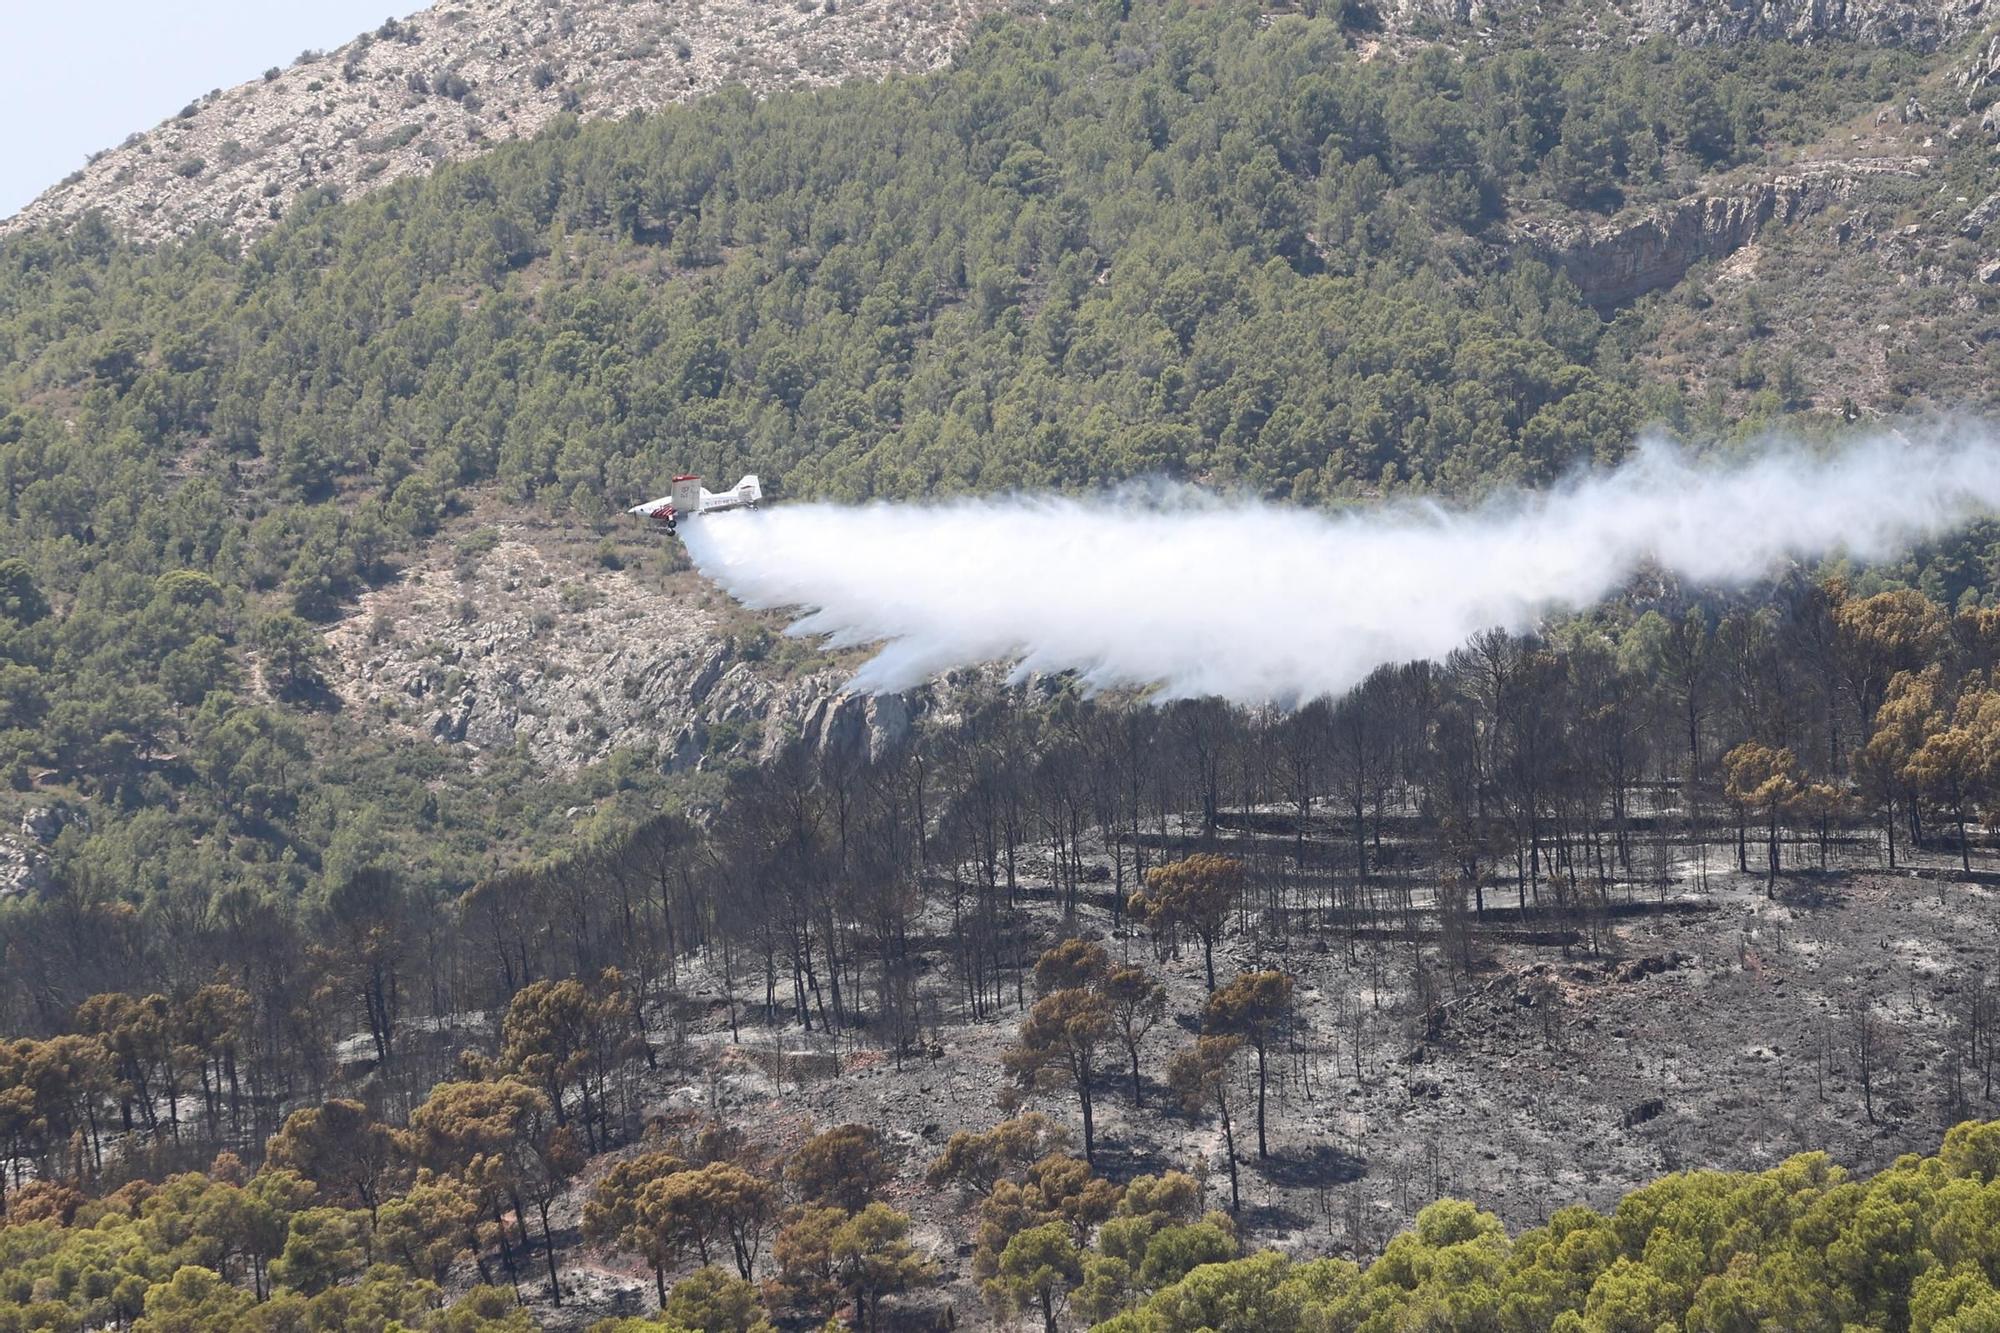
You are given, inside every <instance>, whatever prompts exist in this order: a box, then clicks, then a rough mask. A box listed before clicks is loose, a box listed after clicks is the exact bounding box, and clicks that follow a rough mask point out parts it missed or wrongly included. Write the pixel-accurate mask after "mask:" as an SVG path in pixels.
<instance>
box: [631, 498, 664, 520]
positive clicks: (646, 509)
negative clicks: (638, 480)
mask: <svg viewBox="0 0 2000 1333" xmlns="http://www.w3.org/2000/svg"><path fill="white" fill-rule="evenodd" d="M673 502H674V497H673V496H671V495H663V496H661V497H660V498H659V499H657V500H648V501H646V503H644V504H642V505H633V506H632V507H631V508H630V509H628V510H626V511H625V512H626V513H628V514H637V515H639V516H640V517H641V518H651V517H652V516H653V515H654V514H657V513H659V512H660V511H661V510H662V509H665V508H666V507H667V506H668V505H670V504H672V503H673Z"/></svg>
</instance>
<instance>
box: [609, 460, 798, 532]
mask: <svg viewBox="0 0 2000 1333" xmlns="http://www.w3.org/2000/svg"><path fill="white" fill-rule="evenodd" d="M763 498H764V487H763V485H762V483H760V482H759V481H758V480H757V476H756V474H755V473H751V474H750V475H749V476H747V477H745V478H743V480H741V481H739V482H737V483H736V484H735V485H734V486H732V487H730V488H729V489H728V490H726V491H720V492H717V491H711V490H706V489H704V488H703V487H702V484H701V478H700V477H697V476H695V475H693V474H692V473H689V474H685V475H683V476H679V477H675V478H674V488H673V490H672V491H671V492H669V493H668V494H666V495H663V496H661V497H660V498H659V499H657V500H648V501H647V502H646V503H644V504H642V505H633V506H632V507H631V508H630V509H628V510H626V511H625V512H626V513H628V514H637V515H639V516H640V517H641V518H650V519H652V520H653V521H654V522H655V523H658V524H660V525H661V526H663V527H665V528H666V530H667V531H668V532H672V531H674V529H675V528H677V527H678V526H679V525H680V522H681V520H682V519H687V518H697V517H699V516H701V515H703V514H719V513H722V512H724V511H725V510H730V509H754V508H756V507H757V505H758V504H759V503H760V502H761V501H762V500H763Z"/></svg>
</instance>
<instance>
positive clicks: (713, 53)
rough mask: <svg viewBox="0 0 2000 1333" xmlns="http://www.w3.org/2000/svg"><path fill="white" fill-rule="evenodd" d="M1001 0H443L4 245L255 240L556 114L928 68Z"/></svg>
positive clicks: (238, 101) (68, 193)
mask: <svg viewBox="0 0 2000 1333" xmlns="http://www.w3.org/2000/svg"><path fill="white" fill-rule="evenodd" d="M1005 7H1007V0H793V2H791V3H782V4H780V3H771V2H770V0H588V2H587V3H581V4H568V3H565V4H551V3H548V0H444V3H441V4H437V5H434V6H432V7H431V8H429V9H426V10H423V11H422V12H420V13H418V14H416V15H414V16H412V17H410V18H407V19H403V20H392V21H390V22H388V23H385V24H383V25H382V27H381V28H379V29H377V30H376V31H375V32H373V33H367V34H364V35H362V36H360V37H357V38H356V39H355V40H353V41H351V42H349V43H348V44H347V45H345V46H343V47H340V48H339V49H338V50H334V51H327V52H308V53H305V54H303V55H301V56H300V57H299V59H298V60H296V61H295V62H294V63H293V64H292V65H291V67H290V68H288V69H280V68H277V67H275V66H274V67H273V68H272V69H271V70H269V71H268V72H266V74H265V75H264V77H263V78H262V79H259V80H255V81H253V82H250V83H245V84H242V85H240V86H238V87H235V88H231V89H229V90H227V91H223V90H216V91H214V92H211V93H208V94H207V95H205V96H202V97H198V98H196V99H195V100H194V101H192V102H190V103H188V105H187V106H186V107H185V108H184V109H183V110H182V111H181V112H180V114H179V115H177V116H175V117H174V118H173V119H171V120H168V121H166V122H164V123H162V124H160V125H158V126H156V127H154V128H153V129H151V130H149V131H145V132H142V133H138V134H134V135H132V136H131V137H130V138H129V139H127V140H126V141H125V142H124V143H123V144H122V145H120V146H119V147H117V148H114V149H111V150H110V151H108V152H104V153H101V154H99V155H97V156H96V157H95V158H94V159H93V160H92V161H91V163H90V164H89V165H88V166H86V167H84V168H83V169H82V170H81V171H79V172H78V173H76V174H75V175H74V176H71V177H70V178H69V179H68V180H65V181H64V182H62V183H61V184H59V185H57V186H55V187H54V188H52V189H50V190H49V191H47V192H46V193H44V194H43V195H42V196H41V197H40V198H38V199H36V200H35V201H34V202H33V203H31V204H29V205H28V207H27V208H25V209H23V210H22V211H21V212H20V213H19V214H17V215H16V216H14V217H13V218H11V219H9V220H7V221H5V222H0V235H5V234H6V233H7V232H9V231H15V230H19V229H21V228H24V227H29V226H34V225H38V224H41V223H46V222H52V221H58V220H60V219H63V218H68V217H74V216H76V215H78V214H81V213H84V212H86V211H89V210H92V209H100V210H102V211H103V212H104V214H105V215H106V216H107V217H109V218H110V219H111V221H112V222H113V224H114V225H115V226H117V227H118V228H119V229H120V230H121V231H124V232H126V233H128V234H130V235H131V236H133V237H135V238H137V239H141V240H158V239H161V238H163V237H166V236H170V235H175V234H178V233H182V232H186V231H189V230H191V229H193V228H195V227H197V226H200V225H202V224H205V223H212V224H216V225H219V226H223V227H227V228H229V229H231V230H233V231H236V232H238V233H240V234H242V235H245V236H250V235H254V234H256V233H257V232H258V231H260V230H262V229H263V228H265V227H268V226H269V225H270V224H271V223H272V222H273V221H275V220H276V219H277V218H279V217H281V216H282V215H283V213H284V211H285V209H286V208H287V207H289V206H290V204H291V202H292V200H293V199H295V198H296V197H297V196H298V194H299V193H300V192H301V191H302V190H306V189H310V188H314V187H321V186H330V187H333V188H335V189H338V190H340V191H341V192H342V193H343V194H353V193H356V192H358V191H362V190H367V189H371V188H373V187H375V186H378V185H383V184H387V183H388V182H390V181H393V180H397V179H399V178H401V177H405V176H410V175H415V174H419V173H422V172H427V171H429V170H430V169H431V168H432V167H433V166H435V165H436V164H438V163H440V162H446V161H453V160H457V159H460V158H466V157H472V156H475V155H476V154H478V153H480V152H483V151H485V150H486V149H488V148H490V147H492V146H493V145H494V144H495V143H496V142H499V141H504V140H508V139H517V138H527V137H530V136H532V135H534V134H535V133H536V132H537V131H539V130H540V129H542V127H543V126H545V125H547V124H548V123H549V121H550V120H552V119H553V118H554V117H555V116H557V115H558V114H560V113H562V112H564V111H570V112H574V113H576V114H577V115H580V116H620V115H624V114H626V113H628V112H632V111H649V110H654V109H657V108H659V107H662V106H665V105H667V104H669V103H673V102H680V101H685V100H687V99H689V98H693V97H698V96H700V95H701V94H703V93H706V92H710V91H712V90H714V89H716V88H719V87H722V86H724V85H726V84H732V83H735V84H742V85H744V86H746V87H748V88H750V89H752V90H753V91H756V92H768V91H771V90H773V89H777V88H782V87H787V86H795V85H822V84H829V83H836V82H840V81H842V80H846V79H873V78H881V77H883V76H885V75H888V74H892V73H896V72H899V71H905V70H923V69H929V68H933V67H935V66H936V65H938V64H940V63H942V62H943V61H944V60H945V59H946V57H947V56H948V54H949V53H950V51H951V49H952V47H953V45H954V43H955V42H957V41H958V40H959V38H960V37H962V36H963V35H964V33H965V31H966V29H967V28H968V27H969V26H970V25H971V24H972V23H973V22H975V21H976V20H977V19H978V18H980V17H981V16H982V15H984V14H987V13H990V12H993V11H995V10H998V9H1001V8H1005Z"/></svg>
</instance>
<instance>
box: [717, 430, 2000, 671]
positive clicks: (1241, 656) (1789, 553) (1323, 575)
mask: <svg viewBox="0 0 2000 1333" xmlns="http://www.w3.org/2000/svg"><path fill="white" fill-rule="evenodd" d="M1996 508H2000V446H1996V445H1995V444H1993V443H1992V442H1990V441H1989V440H1987V439H1986V438H1984V437H1983V436H1981V437H1978V438H1976V439H1962V440H1955V441H1950V442H1944V443H1927V444H1915V445H1913V444H1910V443H1909V442H1907V441H1905V440H1903V439H1902V438H1901V437H1895V438H1892V439H1886V440H1873V441H1870V442H1867V443H1862V444H1858V445H1855V446H1852V447H1849V448H1848V449H1846V450H1845V451H1843V452H1841V453H1838V454H1836V455H1833V456H1831V457H1814V456H1811V455H1809V454H1806V453H1804V452H1801V451H1798V450H1795V449H1773V450H1770V451H1767V452H1765V453H1763V454H1761V455H1760V456H1758V457H1756V458H1754V459H1753V460H1751V461H1748V462H1743V463H1738V464H1735V465H1731V466H1710V465H1704V464H1700V463H1697V462H1694V461H1692V460H1690V459H1689V458H1688V457H1687V456H1686V455H1684V454H1682V453H1681V452H1679V451H1678V450H1675V449H1673V448H1671V447H1669V446H1665V445H1660V444H1647V445H1643V446H1642V447H1641V448H1640V449H1639V450H1638V451H1637V453H1636V454H1635V455H1634V457H1633V458H1632V460H1631V461H1629V462H1627V463H1626V464H1624V465H1623V466H1621V467H1619V468H1617V469H1615V470H1612V471H1606V472H1598V473H1593V474H1588V475H1584V476H1581V477H1578V478H1576V479H1574V480H1572V481H1570V482H1568V483H1566V484H1564V485H1562V486H1559V487H1556V488H1554V489H1551V490H1549V491H1545V492H1539V493H1518V492H1517V493H1513V494H1510V495H1507V496H1504V497H1501V498H1499V499H1496V500H1494V501H1492V502H1490V503H1487V504H1484V505H1481V506H1479V507H1476V508H1472V509H1467V510H1457V511H1454V510H1448V509H1445V508H1442V507H1439V506H1436V505H1429V504H1411V503H1404V504H1393V505H1384V506H1379V507H1376V508H1373V509H1369V510H1365V511H1358V512H1347V513H1339V514H1324V513H1316V512H1311V511H1307V510H1301V509H1291V508H1282V507H1276V506H1272V505H1266V504H1259V503H1253V502H1224V501H1217V500H1214V499H1210V498H1207V497H1204V496H1202V495H1200V494H1198V493H1196V492H1192V491H1188V490H1185V489H1181V488H1171V489H1168V490H1165V491H1154V492H1152V493H1150V494H1148V495H1144V496H1141V495H1135V494H1129V493H1128V494H1125V495H1122V496H1110V497H1102V498H1096V499H1082V500H1076V499H1057V498H1044V497H1015V498H1005V499H977V500H960V501H952V502H946V503H938V504H926V505H894V504H872V505H867V506H860V507H851V506H838V505H825V504H798V505H781V506H778V507H776V508H774V509H770V510H764V511H758V512H746V513H736V514H726V515H716V516H713V517H711V518H706V519H701V520H698V521H695V522H690V523H688V524H687V525H685V527H684V528H683V529H682V531H683V533H684V534H685V536H686V540H687V546H688V550H689V552H690V554H691V555H692V556H693V558H694V561H695V563H696V565H697V566H699V567H700V569H701V571H702V572H703V573H704V574H706V575H707V576H708V577H710V578H712V579H714V580H715V581H716V582H717V583H719V584H720V585H722V587H723V588H725V589H726V590H728V591H729V592H730V593H731V594H733V595H734V596H736V597H737V598H739V599H740V600H742V601H743V602H745V603H747V604H749V605H750V606H753V607H759V608H773V607H796V608H799V609H801V610H802V611H804V612H806V614H805V616H804V618H803V619H801V620H799V621H798V623H797V624H795V625H794V626H793V627H792V632H793V633H797V634H811V635H825V636H828V638H829V641H830V642H832V643H834V644H836V645H842V646H847V645H855V644H867V643H880V644H882V645H883V647H882V649H881V651H880V653H879V654H878V655H877V656H876V657H875V658H874V659H873V660H872V661H870V662H869V663H868V664H867V665H866V666H864V667H863V668H862V669H861V671H860V673H859V674H858V675H857V676H856V678H855V680H854V682H853V687H852V688H854V689H856V690H858V691H865V692H877V693H879V692H885V691H894V690H901V689H906V688H909V687H910V686H913V685H916V684H919V683H921V682H922V681H924V680H926V679H928V678H929V677H931V676H933V675H935V674H937V673H939V672H942V671H945V670H948V669H950V668H952V667H957V666H966V665H971V664H974V663H980V662H1011V663H1014V664H1016V665H1017V667H1018V670H1019V671H1020V672H1054V671H1065V670H1068V671H1075V672H1077V673H1079V674H1080V675H1081V676H1082V678H1083V680H1084V681H1085V682H1086V683H1087V684H1089V685H1091V686H1094V687H1100V688H1108V687H1114V686H1158V687H1159V688H1160V690H1161V692H1162V694H1163V695H1164V696H1165V697H1184V696H1198V695H1220V696H1222V697H1224V698H1227V699H1231V700H1235V701H1237V702H1242V703H1255V702H1268V701H1278V702H1294V701H1299V700H1303V699H1308V698H1312V697H1314V696H1318V695H1338V694H1340V693H1343V692H1345V691H1346V690H1348V689H1350V688H1352V687H1353V686H1355V685H1357V684H1359V683H1360V682H1361V681H1362V680H1363V679H1364V678H1366V677H1367V676H1368V675H1369V673H1370V672H1372V671H1374V670H1375V669H1376V668H1377V667H1380V666H1382V665H1384V664H1387V663H1394V662H1405V661H1412V660H1416V659H1419V658H1428V659H1439V658H1442V657H1444V656H1445V655H1446V654H1448V653H1450V652H1451V651H1452V650H1453V649H1455V648H1458V647H1459V646H1461V645H1462V644H1464V643H1465V642H1466V641H1467V640H1468V639H1470V638H1471V637H1472V636H1473V635H1474V634H1477V633H1478V632H1480V631H1481V630H1484V629H1487V628H1491V627H1494V626H1498V627H1501V628H1505V629H1508V630H1513V631H1522V630H1527V629H1530V628H1532V627H1533V626H1534V625H1535V624H1537V623H1538V622H1539V621H1540V620H1541V619H1542V618H1543V617H1544V616H1546V615H1548V614H1549V613H1552V612H1569V611H1581V610H1584V609H1587V608H1589V607H1591V606H1593V605H1596V604H1597V603H1599V602H1601V601H1603V600H1604V599H1605V598H1607V597H1609V596H1611V595H1612V594H1614V593H1616V592H1617V591H1618V590H1619V589H1620V588H1621V587H1623V586H1624V585H1626V584H1627V583H1628V582H1629V581H1630V580H1631V578H1632V577H1633V576H1634V574H1636V573H1637V572H1639V571H1640V570H1641V569H1642V568H1645V567H1648V566H1652V567H1656V568H1658V569H1659V570H1661V571H1662V572H1665V573H1669V574H1673V575H1676V576H1678V577H1680V578H1681V579H1684V580H1687V581H1690V582H1693V583H1698V584H1703V585H1733V584H1743V583H1747V582H1751V581H1753V580H1757V579H1759V578H1763V577H1767V576H1769V575H1771V574H1773V573H1775V572H1777V571H1778V570H1780V569H1781V568H1782V567H1783V566H1784V564H1785V563H1786V562H1788V561H1798V560H1813V559H1816V558H1819V557H1824V556H1830V555H1834V554H1838V553H1845V554H1848V555H1851V556H1852V557H1854V558H1856V559H1859V560H1863V561H1873V560H1881V559H1885V558H1889V557H1893V556H1896V555H1898V554H1901V553H1903V552H1906V551H1907V550H1908V549H1910V548H1911V547H1912V546H1914V545H1917V544H1918V543H1921V542H1923V541H1926V540H1929V539H1933V538H1936V537H1940V536H1943V535H1944V534H1946V533H1948V532H1950V531H1952V530H1953V529H1956V528H1959V527H1962V526H1964V525H1965V524H1966V523H1968V522H1970V521H1972V520H1974V519H1976V518H1979V517H1981V516H1984V515H1987V514H1990V513H1993V512H1994V511H1995V509H1996Z"/></svg>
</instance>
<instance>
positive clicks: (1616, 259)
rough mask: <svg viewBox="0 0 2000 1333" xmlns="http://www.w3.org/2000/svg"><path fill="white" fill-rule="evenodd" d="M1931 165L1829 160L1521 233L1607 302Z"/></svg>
mask: <svg viewBox="0 0 2000 1333" xmlns="http://www.w3.org/2000/svg"><path fill="white" fill-rule="evenodd" d="M1929 166H1930V160H1929V159H1928V158H1924V157H1910V158H1871V159H1859V160H1855V161H1849V162H1842V163H1830V164H1827V165H1824V166H1821V167H1816V168H1814V169H1812V170H1810V171H1803V172H1799V173H1797V174H1794V175H1785V176H1776V177H1773V178H1771V179H1769V180H1765V181H1759V182H1756V183H1754V184H1751V185H1746V186H1744V187H1742V188H1741V189H1738V190H1734V191H1730V192H1728V193H1723V194H1713V195H1696V196H1693V197H1691V198H1688V199H1681V200H1677V201H1675V202H1673V203H1669V204H1662V205H1659V206H1657V207H1654V208H1651V209H1646V210H1642V211H1640V212H1639V213H1638V214H1637V215H1635V216H1627V217H1622V218H1614V219H1611V220H1610V221H1608V222H1602V223H1592V222H1584V221H1579V220H1576V219H1573V218H1563V219H1559V220H1554V221H1540V222H1534V223H1528V224H1524V225H1523V226H1522V227H1521V228H1520V229H1519V232H1518V235H1517V240H1518V241H1519V242H1521V243H1523V244H1525V245H1526V246H1527V247H1528V248H1530V249H1532V250H1534V251H1537V252H1540V253H1542V254H1545V255H1547V256H1548V257H1549V258H1550V259H1551V260H1552V261H1553V262H1554V263H1555V265H1556V266H1557V267H1558V268H1560V269H1561V270H1562V271H1563V273H1564V274H1565V275H1567V276H1568V278H1569V279H1570V281H1572V282H1574V283H1575V284H1576V286H1577V290H1578V291H1579V292H1581V293H1582V295H1583V298H1584V300H1586V301H1588V302H1589V303H1590V304H1592V305H1594V306H1596V307H1598V308H1599V309H1608V308H1611V307H1614V306H1619V305H1623V304H1625V303H1626V302H1628V301H1632V300H1635V299H1637V298H1638V297H1641V296H1644V295H1645V294H1646V293H1647V292H1650V291H1654V290H1656V289H1658V288H1661V287H1666V286H1669V285H1671V284H1673V283H1676V282H1678V281H1680V279H1681V278H1682V277H1683V276H1684V275H1685V274H1686V273H1687V271H1688V270H1689V269H1690V268H1692V267H1693V266H1694V265H1696V264H1698V263H1700V262H1701V261H1703V260H1712V259H1721V258H1724V257H1726V256H1728V255H1730V254H1733V253H1735V252H1736V251H1737V250H1739V249H1741V248H1742V247H1743V246H1745V245H1748V244H1749V243H1750V242H1751V241H1753V240H1755V239H1756V237H1757V233H1758V232H1759V231H1761V230H1762V229H1763V228H1764V227H1765V226H1766V225H1767V224H1769V223H1773V222H1776V223H1780V224H1783V223H1789V222H1796V221H1798V220H1799V219H1800V218H1804V217H1808V216H1810V215H1812V214H1814V213H1817V212H1819V211H1821V210H1822V209H1825V208H1827V207H1828V206H1830V205H1832V204H1834V203H1837V202H1839V201H1840V200H1842V199H1844V198H1846V197H1847V196H1848V195H1849V194H1850V193H1851V192H1852V191H1853V189H1854V187H1855V185H1856V184H1857V183H1858V182H1860V181H1861V180H1863V179H1865V178H1867V177H1869V176H1879V175H1903V176H1916V175H1920V174H1922V173H1923V172H1924V171H1925V170H1927V169H1928V168H1929Z"/></svg>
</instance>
